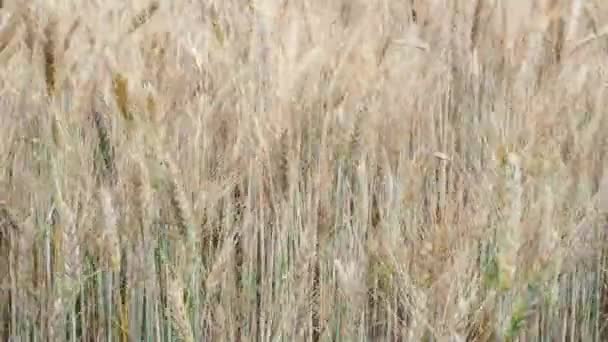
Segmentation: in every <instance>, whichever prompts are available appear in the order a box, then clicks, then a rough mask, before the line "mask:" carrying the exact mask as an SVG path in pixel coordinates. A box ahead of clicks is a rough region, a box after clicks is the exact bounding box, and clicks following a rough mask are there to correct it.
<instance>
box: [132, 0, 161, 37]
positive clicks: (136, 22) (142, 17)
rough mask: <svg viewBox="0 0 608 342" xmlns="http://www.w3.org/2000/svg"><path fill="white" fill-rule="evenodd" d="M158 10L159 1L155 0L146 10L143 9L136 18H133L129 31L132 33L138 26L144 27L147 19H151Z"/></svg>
mask: <svg viewBox="0 0 608 342" xmlns="http://www.w3.org/2000/svg"><path fill="white" fill-rule="evenodd" d="M156 11H158V2H157V1H153V2H152V3H151V4H150V5H149V6H148V7H147V8H146V9H145V10H143V11H142V12H140V13H139V14H137V15H136V16H135V18H133V21H132V22H131V27H130V28H129V31H127V33H128V34H131V33H133V32H135V31H136V30H137V29H138V28H140V27H142V26H143V25H144V24H145V23H146V22H147V21H149V20H150V18H152V16H153V15H154V13H156Z"/></svg>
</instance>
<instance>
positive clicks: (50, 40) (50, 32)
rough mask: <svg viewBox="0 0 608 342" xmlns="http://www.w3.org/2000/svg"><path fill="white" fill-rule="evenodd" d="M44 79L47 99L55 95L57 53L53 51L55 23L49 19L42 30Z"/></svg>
mask: <svg viewBox="0 0 608 342" xmlns="http://www.w3.org/2000/svg"><path fill="white" fill-rule="evenodd" d="M44 37H45V41H44V45H43V49H42V51H43V54H44V77H45V81H46V89H47V94H48V96H49V98H52V97H53V96H54V95H55V90H56V89H55V87H56V85H57V84H56V77H57V53H56V51H55V49H56V45H55V40H56V38H57V22H56V21H55V19H51V20H50V21H49V23H48V25H47V26H46V28H45V29H44Z"/></svg>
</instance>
